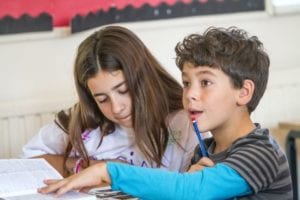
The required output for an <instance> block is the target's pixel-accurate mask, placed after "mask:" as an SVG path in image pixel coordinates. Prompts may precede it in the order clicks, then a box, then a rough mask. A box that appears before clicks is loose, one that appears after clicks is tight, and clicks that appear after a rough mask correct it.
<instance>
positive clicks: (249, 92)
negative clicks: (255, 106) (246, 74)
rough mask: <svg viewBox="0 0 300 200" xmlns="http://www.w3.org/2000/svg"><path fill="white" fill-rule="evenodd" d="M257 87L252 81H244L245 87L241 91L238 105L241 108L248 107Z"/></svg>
mask: <svg viewBox="0 0 300 200" xmlns="http://www.w3.org/2000/svg"><path fill="white" fill-rule="evenodd" d="M254 88H255V85H254V83H253V81H252V80H249V79H246V80H244V83H243V86H242V88H241V89H240V91H239V97H238V101H237V104H238V105H240V106H243V105H246V104H247V103H248V102H249V101H250V100H251V99H252V96H253V93H254Z"/></svg>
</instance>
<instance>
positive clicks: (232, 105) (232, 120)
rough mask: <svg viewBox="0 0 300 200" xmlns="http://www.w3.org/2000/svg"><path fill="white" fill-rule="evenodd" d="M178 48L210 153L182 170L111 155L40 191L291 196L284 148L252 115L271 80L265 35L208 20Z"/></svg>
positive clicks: (186, 99) (188, 97) (191, 106)
mask: <svg viewBox="0 0 300 200" xmlns="http://www.w3.org/2000/svg"><path fill="white" fill-rule="evenodd" d="M175 51H176V54H177V58H176V64H177V66H178V67H179V68H180V70H181V71H182V80H183V85H184V91H183V105H184V108H185V110H186V111H187V112H188V113H189V116H190V118H191V119H196V120H197V124H198V126H199V130H200V131H201V132H206V131H210V132H211V133H212V135H213V138H212V139H209V140H206V141H205V144H206V147H207V152H208V158H207V157H203V158H202V157H201V155H198V154H196V155H195V160H198V159H199V158H201V159H200V160H199V161H198V162H197V163H196V164H194V165H192V166H191V168H190V170H189V172H190V173H183V174H180V173H175V172H167V171H162V170H160V169H145V168H139V167H133V166H129V165H124V164H118V163H111V162H107V163H106V164H99V165H95V166H92V167H90V168H88V169H87V170H84V171H82V172H81V173H80V174H78V175H75V176H71V177H69V178H67V179H64V180H61V181H53V180H47V181H45V182H46V184H48V187H45V188H42V189H40V190H39V191H40V192H41V193H47V192H51V191H56V190H57V194H62V193H64V192H66V191H68V190H70V189H81V188H84V187H90V186H95V185H98V184H100V183H102V182H108V183H110V184H111V185H112V188H113V189H116V190H122V191H124V192H126V193H129V194H132V195H134V196H137V197H140V198H142V199H229V198H239V199H292V198H293V197H292V184H291V177H290V171H289V166H288V162H287V159H286V157H285V155H284V154H283V152H282V151H281V150H280V148H279V146H278V145H277V143H276V142H275V141H274V140H273V139H272V138H271V137H270V135H269V132H268V130H267V129H263V128H261V127H260V125H259V124H255V123H253V122H252V121H251V118H250V114H251V113H252V111H254V110H255V108H256V106H257V105H258V103H259V101H260V99H261V97H262V96H263V94H264V91H265V89H266V85H267V81H268V71H269V57H268V55H267V54H266V53H265V52H264V50H263V45H262V43H261V42H260V41H259V40H258V39H257V38H256V37H248V36H247V34H246V32H244V31H243V30H240V29H237V28H228V29H223V28H209V29H208V30H207V31H206V32H205V33H204V34H203V35H200V34H192V35H190V36H188V37H186V38H185V39H184V40H183V42H182V43H179V44H177V46H176V49H175ZM195 152H199V151H198V150H196V151H195Z"/></svg>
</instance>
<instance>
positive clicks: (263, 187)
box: [192, 124, 293, 200]
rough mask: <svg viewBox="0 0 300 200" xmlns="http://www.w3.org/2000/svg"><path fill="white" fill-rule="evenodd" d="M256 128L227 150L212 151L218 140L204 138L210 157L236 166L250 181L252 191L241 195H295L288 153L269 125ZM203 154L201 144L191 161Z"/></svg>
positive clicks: (273, 199) (270, 196) (280, 197)
mask: <svg viewBox="0 0 300 200" xmlns="http://www.w3.org/2000/svg"><path fill="white" fill-rule="evenodd" d="M256 126H257V128H256V129H255V130H254V131H253V132H251V133H250V134H248V135H247V136H245V137H242V138H239V139H238V140H236V141H235V142H234V143H233V144H232V146H231V147H230V148H228V149H227V150H225V151H223V152H220V153H217V154H213V152H214V148H215V141H214V139H213V138H210V139H207V140H205V146H206V148H207V151H208V155H209V158H210V159H212V160H213V161H214V162H215V163H223V164H226V165H228V166H230V167H231V168H233V169H234V170H236V171H237V172H238V173H239V174H240V175H241V176H242V177H243V178H244V179H245V180H246V181H247V183H248V184H249V185H250V187H251V188H252V190H253V193H252V194H251V195H249V196H244V197H239V198H238V199H243V200H245V199H272V200H277V199H278V200H282V199H285V200H288V199H293V194H292V193H293V192H292V181H291V175H290V170H289V165H288V161H287V158H286V156H285V155H284V153H283V152H282V150H281V149H280V147H279V145H278V144H277V142H276V141H275V140H274V139H273V138H272V137H271V136H270V135H269V131H268V129H262V128H261V127H260V125H259V124H256ZM200 158H201V151H199V147H198V148H196V150H195V156H194V158H193V161H192V164H193V163H195V162H196V161H197V160H199V159H200Z"/></svg>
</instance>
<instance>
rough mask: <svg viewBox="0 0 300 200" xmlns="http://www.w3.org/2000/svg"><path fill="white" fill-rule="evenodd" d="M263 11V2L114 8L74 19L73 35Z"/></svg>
mask: <svg viewBox="0 0 300 200" xmlns="http://www.w3.org/2000/svg"><path fill="white" fill-rule="evenodd" d="M264 9H265V4H264V0H224V1H216V0H209V1H208V2H206V3H200V2H199V1H192V2H191V3H190V4H185V3H183V2H177V3H176V4H174V5H173V6H169V5H167V4H166V3H161V4H160V5H159V6H157V7H151V6H150V5H149V4H145V5H144V6H142V7H140V8H138V9H136V8H134V7H132V6H131V5H129V6H126V7H125V8H124V9H122V10H117V9H116V8H111V9H109V10H108V11H107V12H104V11H102V10H100V11H98V12H96V13H89V14H88V15H86V16H80V15H76V16H75V17H74V18H73V19H72V20H71V31H72V33H76V32H80V31H84V30H87V29H90V28H94V27H97V26H102V25H106V24H111V23H120V22H135V21H145V20H157V19H168V18H176V17H187V16H196V15H210V14H224V13H235V12H247V11H258V10H264Z"/></svg>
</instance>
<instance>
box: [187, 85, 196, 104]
mask: <svg viewBox="0 0 300 200" xmlns="http://www.w3.org/2000/svg"><path fill="white" fill-rule="evenodd" d="M198 97H199V92H198V91H196V90H195V89H193V88H192V87H191V88H189V89H188V90H187V91H186V95H185V98H186V99H187V100H189V101H195V100H197V99H198Z"/></svg>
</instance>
